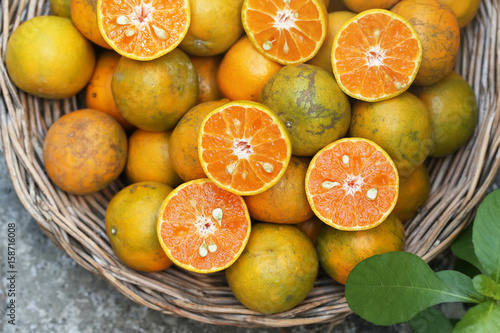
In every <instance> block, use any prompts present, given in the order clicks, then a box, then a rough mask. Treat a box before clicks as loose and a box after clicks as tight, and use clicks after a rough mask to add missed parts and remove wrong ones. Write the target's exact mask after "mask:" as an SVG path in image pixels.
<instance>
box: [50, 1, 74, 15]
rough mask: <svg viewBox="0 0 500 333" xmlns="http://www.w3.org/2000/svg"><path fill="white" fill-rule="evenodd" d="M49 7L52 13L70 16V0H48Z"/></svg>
mask: <svg viewBox="0 0 500 333" xmlns="http://www.w3.org/2000/svg"><path fill="white" fill-rule="evenodd" d="M49 9H50V13H51V14H52V15H55V16H61V17H67V18H71V0H49Z"/></svg>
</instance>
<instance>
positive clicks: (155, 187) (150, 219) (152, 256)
mask: <svg viewBox="0 0 500 333" xmlns="http://www.w3.org/2000/svg"><path fill="white" fill-rule="evenodd" d="M172 190H173V188H172V187H170V186H168V185H166V184H163V183H158V182H139V183H135V184H131V185H129V186H127V187H125V188H123V189H121V190H120V191H119V192H118V193H116V194H115V195H114V196H113V198H112V199H111V200H110V201H109V204H108V206H107V207H106V216H105V223H106V234H107V235H108V239H109V242H110V244H111V248H112V249H113V252H114V253H115V255H116V256H117V257H118V259H120V260H121V261H122V262H123V263H124V264H125V265H127V266H128V267H130V268H132V269H134V270H136V271H141V272H157V271H161V270H164V269H166V268H168V267H170V266H171V265H172V261H171V260H170V259H169V258H168V257H167V255H166V254H165V252H164V251H163V249H162V247H161V245H160V242H159V241H158V236H157V235H156V218H157V216H158V211H159V209H160V207H161V204H162V202H163V200H164V199H165V198H166V197H167V195H168V194H169V193H170V192H171V191H172Z"/></svg>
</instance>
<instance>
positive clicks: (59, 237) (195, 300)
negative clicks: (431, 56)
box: [0, 0, 500, 327]
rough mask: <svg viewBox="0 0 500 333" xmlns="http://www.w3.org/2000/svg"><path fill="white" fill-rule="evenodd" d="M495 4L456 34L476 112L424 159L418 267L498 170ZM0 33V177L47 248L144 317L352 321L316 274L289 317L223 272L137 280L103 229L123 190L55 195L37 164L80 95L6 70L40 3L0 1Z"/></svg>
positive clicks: (451, 235)
mask: <svg viewBox="0 0 500 333" xmlns="http://www.w3.org/2000/svg"><path fill="white" fill-rule="evenodd" d="M499 2H500V1H499V0H482V2H481V5H480V9H479V12H478V15H477V17H476V18H475V19H474V21H473V22H472V23H471V24H469V25H468V26H467V27H466V28H464V29H462V30H461V46H460V53H459V58H458V60H457V64H456V66H455V70H456V71H457V72H458V73H460V74H461V75H462V76H463V77H464V78H466V79H467V80H468V82H469V83H470V84H471V86H472V87H473V89H474V91H475V93H476V96H477V99H478V105H479V117H478V125H477V127H476V131H475V134H474V137H473V138H472V139H471V140H470V141H469V142H468V143H467V145H466V146H465V147H463V148H462V149H460V150H459V151H458V152H456V153H454V154H452V155H450V156H447V157H444V158H439V159H428V161H427V163H428V167H429V171H430V174H431V182H432V189H431V195H430V198H429V200H428V202H427V203H426V204H425V206H424V207H423V208H422V209H421V210H420V211H419V213H418V214H417V216H416V217H414V218H413V219H412V220H410V221H409V222H408V223H406V225H405V228H406V233H407V245H406V249H405V250H406V251H409V252H412V253H415V254H417V255H419V256H420V257H421V258H423V259H424V260H426V261H427V262H429V261H431V260H432V259H433V258H435V257H436V256H437V255H439V254H440V253H441V252H443V251H444V250H445V249H446V248H447V247H448V246H449V245H450V244H451V242H452V241H453V240H454V239H455V237H456V236H457V235H458V234H459V233H460V231H461V230H462V229H463V228H464V227H466V226H467V225H468V224H469V223H470V222H471V221H472V218H473V216H474V214H475V210H476V208H477V205H478V204H479V202H480V201H481V200H482V199H483V198H484V196H485V195H486V194H487V191H488V189H489V187H490V185H491V184H492V183H493V181H494V179H495V176H496V174H497V172H498V170H499V169H500V126H499V125H500V84H499V80H500V57H499V50H500V38H499V31H500V26H499V22H498V21H499V14H500V4H499ZM2 4H3V12H2V19H3V24H2V26H1V28H0V29H1V30H0V40H1V46H0V52H1V54H2V62H1V63H0V74H1V79H0V88H1V90H2V100H1V103H0V119H1V144H2V150H3V153H4V156H5V162H6V166H7V169H8V172H9V177H10V179H11V180H12V183H13V186H14V189H15V191H16V194H17V196H18V197H19V199H20V201H21V202H22V204H23V206H24V207H25V208H26V210H27V211H28V212H29V213H30V215H31V216H33V218H34V219H35V221H36V222H37V224H38V226H39V227H40V228H41V230H42V231H43V232H44V234H45V235H47V237H49V238H50V239H51V241H52V242H53V243H54V244H55V245H56V246H58V247H59V248H60V249H61V250H62V251H64V252H65V253H66V254H67V255H68V256H70V257H71V258H72V259H73V260H74V261H75V262H76V263H78V264H79V265H80V266H82V267H83V268H85V269H86V270H88V271H90V272H92V273H94V274H95V275H97V276H99V277H100V278H102V279H104V280H105V281H106V282H108V283H109V284H111V285H112V286H113V287H114V288H116V289H117V290H118V291H119V292H120V293H122V294H123V295H125V296H126V297H128V298H129V299H131V300H133V301H134V302H136V303H139V304H142V305H144V306H146V307H149V308H151V309H153V310H156V311H160V312H163V313H166V314H169V315H172V316H180V317H186V318H190V319H193V320H197V321H200V322H205V323H210V324H217V325H233V326H240V327H291V326H297V325H307V324H320V323H321V324H323V323H330V324H336V323H340V322H342V321H343V320H344V319H345V317H347V316H348V315H349V314H351V313H352V312H351V310H350V309H349V307H348V305H347V303H346V300H345V298H344V287H343V286H341V285H339V284H336V283H334V282H333V280H332V279H331V278H329V277H328V276H327V275H326V274H325V273H324V272H320V274H319V276H318V279H317V281H316V283H315V286H314V288H313V290H312V291H311V293H310V294H309V296H308V297H307V298H306V299H305V300H304V301H303V302H302V303H301V304H300V305H299V306H297V307H295V308H293V309H292V310H289V311H286V312H282V313H278V314H274V315H264V314H260V313H258V312H255V311H252V310H249V309H247V308H245V307H244V306H243V305H241V304H240V303H239V302H238V301H237V300H236V299H235V298H234V296H233V295H232V293H231V291H230V289H229V287H228V286H227V281H226V280H225V276H224V273H223V272H218V273H212V274H207V275H203V274H197V273H191V272H187V271H185V270H183V269H181V268H178V267H174V266H172V267H171V268H169V269H167V270H165V271H162V272H157V273H140V272H136V271H134V270H132V269H129V268H128V267H126V266H125V265H123V264H122V263H121V262H120V261H119V260H118V259H117V258H116V256H115V255H114V253H113V251H112V249H111V247H110V245H109V242H108V240H107V236H106V233H105V229H104V218H103V217H104V213H105V210H106V205H107V202H109V200H110V199H111V198H112V196H113V195H114V194H115V193H116V192H118V191H119V190H120V189H121V188H123V187H124V186H125V183H124V182H123V181H122V180H121V179H118V180H117V181H115V182H114V183H113V184H111V185H110V186H109V187H108V188H106V189H104V190H103V191H101V192H99V193H96V194H92V195H86V196H74V195H69V194H67V193H64V192H62V191H61V190H59V189H58V188H56V187H55V186H54V185H53V184H52V183H51V182H50V180H49V179H48V177H47V175H46V174H45V171H44V169H43V163H42V154H41V151H42V142H43V138H44V136H45V133H46V131H47V128H48V127H49V126H50V124H52V123H53V122H54V121H55V120H56V119H58V118H59V117H60V116H61V115H63V114H65V113H68V112H70V111H72V110H76V109H78V108H79V106H81V105H82V103H81V102H80V100H79V96H78V95H77V96H73V97H71V98H68V99H65V100H44V99H40V98H36V97H33V96H30V95H28V94H26V93H24V92H21V91H20V90H18V89H17V88H16V87H15V86H14V85H13V83H12V82H11V80H10V78H9V76H8V74H7V70H6V68H5V49H6V45H7V41H8V38H9V36H10V35H11V34H12V32H13V31H14V30H15V28H16V27H17V26H19V24H20V23H21V22H23V21H25V20H27V19H29V18H31V17H33V16H39V15H48V13H49V8H48V1H47V0H45V1H37V0H27V1H20V0H7V1H5V2H2Z"/></svg>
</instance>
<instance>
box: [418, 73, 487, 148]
mask: <svg viewBox="0 0 500 333" xmlns="http://www.w3.org/2000/svg"><path fill="white" fill-rule="evenodd" d="M417 96H418V97H419V98H420V99H421V100H422V101H423V102H424V104H425V106H426V107H427V109H428V110H429V114H430V120H431V125H432V131H433V133H434V137H433V139H434V149H433V150H432V151H431V153H430V154H429V155H430V156H433V157H442V156H446V155H449V154H452V153H454V152H455V151H457V150H458V149H460V148H461V147H463V146H464V145H465V144H466V143H467V141H469V139H470V138H471V137H472V136H473V135H474V131H475V129H476V124H477V117H478V106H477V101H476V95H475V93H474V90H473V89H472V87H471V85H470V84H469V83H468V82H467V81H466V80H465V79H464V78H463V77H462V76H461V75H460V74H458V73H456V72H454V71H451V72H450V74H448V75H447V76H446V77H445V78H443V79H441V80H439V81H438V82H436V83H434V84H431V85H429V86H424V87H422V89H421V90H420V92H419V93H418V95H417Z"/></svg>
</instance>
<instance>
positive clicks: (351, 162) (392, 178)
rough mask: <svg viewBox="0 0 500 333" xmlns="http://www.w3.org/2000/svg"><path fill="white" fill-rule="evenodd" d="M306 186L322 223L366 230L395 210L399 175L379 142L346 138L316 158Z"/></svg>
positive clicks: (336, 226)
mask: <svg viewBox="0 0 500 333" xmlns="http://www.w3.org/2000/svg"><path fill="white" fill-rule="evenodd" d="M305 188H306V195H307V199H308V201H309V204H310V205H311V208H312V210H313V211H314V213H315V214H316V216H317V217H319V218H320V219H321V220H322V221H323V222H325V223H326V224H328V225H330V226H332V227H334V228H337V229H340V230H366V229H371V228H373V227H376V226H377V225H379V224H380V223H382V222H383V221H384V220H385V218H386V217H387V216H388V215H389V214H390V213H391V211H392V210H393V208H394V206H395V205H396V201H397V199H398V191H399V175H398V172H397V169H396V165H395V164H394V162H393V161H392V159H391V158H390V157H389V155H388V154H387V153H386V152H385V151H384V150H383V149H382V148H381V147H380V146H379V145H377V144H376V143H374V142H372V141H370V140H367V139H363V138H344V139H340V140H337V141H335V142H332V143H331V144H329V145H327V146H326V147H325V148H323V149H322V150H320V151H319V152H318V153H317V154H316V155H315V156H314V157H313V159H312V160H311V163H310V165H309V168H308V170H307V173H306V183H305Z"/></svg>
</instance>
